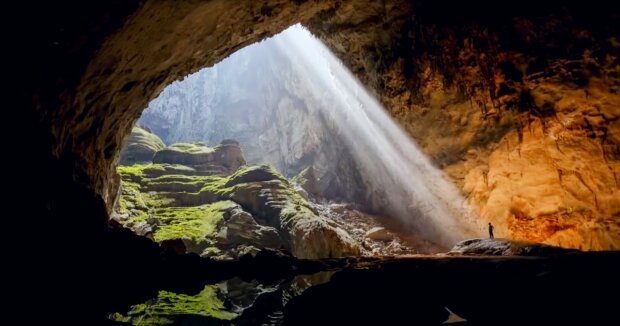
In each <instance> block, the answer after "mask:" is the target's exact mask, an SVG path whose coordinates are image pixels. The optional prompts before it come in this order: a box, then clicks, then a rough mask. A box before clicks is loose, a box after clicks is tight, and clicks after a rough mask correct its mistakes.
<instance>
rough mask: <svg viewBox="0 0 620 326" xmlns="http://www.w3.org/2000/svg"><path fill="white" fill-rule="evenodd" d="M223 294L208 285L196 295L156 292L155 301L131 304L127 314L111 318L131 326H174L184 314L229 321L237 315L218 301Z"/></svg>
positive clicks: (217, 287) (217, 288)
mask: <svg viewBox="0 0 620 326" xmlns="http://www.w3.org/2000/svg"><path fill="white" fill-rule="evenodd" d="M222 291H223V290H222V288H221V287H219V286H218V285H207V286H205V288H204V289H203V290H202V291H200V293H198V294H197V295H187V294H178V293H173V292H169V291H159V294H158V295H157V298H155V299H152V300H149V301H147V302H145V303H141V304H137V305H133V306H132V307H131V310H130V311H129V312H128V313H127V314H125V315H122V314H120V313H115V314H113V315H112V316H111V318H112V319H113V320H115V321H118V322H123V323H130V324H133V325H168V324H174V323H175V321H176V320H177V319H178V318H180V317H183V316H187V315H194V316H202V317H204V318H205V319H204V320H203V322H205V321H212V322H213V321H214V320H215V321H221V322H223V321H229V320H232V319H234V318H235V317H237V315H236V314H235V313H233V312H230V309H226V307H225V304H224V301H223V300H222V299H221V297H222V296H223V293H222ZM197 321H199V320H198V319H197Z"/></svg>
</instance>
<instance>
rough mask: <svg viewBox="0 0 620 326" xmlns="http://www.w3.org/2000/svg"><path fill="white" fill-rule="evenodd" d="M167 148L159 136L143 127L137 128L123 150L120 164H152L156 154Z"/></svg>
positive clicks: (134, 128)
mask: <svg viewBox="0 0 620 326" xmlns="http://www.w3.org/2000/svg"><path fill="white" fill-rule="evenodd" d="M165 146H166V145H164V143H163V142H162V140H161V138H159V137H158V136H157V135H155V134H154V133H152V132H150V131H149V130H146V129H144V128H142V127H139V126H135V127H133V129H132V130H131V134H130V135H129V137H128V138H127V140H126V141H125V145H124V146H123V148H122V149H121V154H120V158H119V164H122V165H132V164H136V163H150V162H151V161H153V156H155V153H156V152H157V151H159V150H162V149H163V148H164V147H165Z"/></svg>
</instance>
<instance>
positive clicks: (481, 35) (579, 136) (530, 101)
mask: <svg viewBox="0 0 620 326" xmlns="http://www.w3.org/2000/svg"><path fill="white" fill-rule="evenodd" d="M444 5H445V4H431V3H422V2H416V3H410V2H406V1H392V2H389V3H387V4H375V5H371V6H366V5H361V4H360V5H356V4H354V3H350V4H348V5H343V6H341V7H339V8H338V9H337V10H333V11H331V12H329V13H327V14H324V15H319V16H318V17H317V18H315V19H313V20H312V21H311V23H310V25H309V26H310V28H311V29H312V30H313V31H314V32H315V33H317V34H319V35H321V36H322V39H323V40H324V42H326V43H327V44H328V45H329V46H330V47H331V48H332V49H333V50H334V51H335V52H336V53H337V54H338V55H339V56H340V57H341V58H342V59H343V60H344V61H345V63H346V64H347V65H348V66H349V67H350V68H351V69H352V70H353V71H354V72H356V73H357V75H358V77H359V78H360V79H361V80H362V81H364V83H365V84H366V85H367V86H368V87H370V88H371V89H372V90H373V91H375V92H376V94H377V95H378V97H379V98H380V99H381V101H382V102H383V103H384V104H385V105H386V107H387V109H388V110H390V112H391V113H392V115H393V116H394V117H395V118H396V119H397V120H398V121H399V122H400V123H401V125H402V126H403V127H404V128H405V129H406V130H407V131H408V132H409V133H410V134H411V135H412V136H413V138H414V139H416V141H417V142H418V143H419V144H420V145H421V146H422V147H423V149H424V150H425V151H426V153H427V154H429V155H430V156H431V157H432V158H433V159H434V161H435V163H436V164H437V165H439V166H441V167H442V168H443V169H444V171H445V172H446V173H448V175H449V176H450V177H452V179H453V180H454V182H455V183H456V184H457V185H459V186H460V188H461V189H462V192H463V194H464V195H466V196H467V197H468V200H469V202H470V203H471V205H472V206H473V207H474V209H475V210H476V211H477V212H478V213H479V214H480V216H481V217H482V219H483V220H488V221H491V222H493V223H494V224H495V225H496V230H497V231H496V233H499V236H503V237H508V238H515V239H520V240H533V241H540V242H545V243H549V244H553V245H560V246H565V247H573V248H583V249H594V250H601V249H613V248H616V249H617V248H618V247H619V246H620V221H619V219H620V205H619V201H618V198H620V190H619V188H618V181H617V180H618V175H619V174H620V161H619V160H618V158H619V156H618V153H619V144H620V142H619V140H620V139H619V138H618V134H619V133H620V124H619V122H618V121H619V117H620V109H619V106H618V104H619V102H618V100H619V97H618V94H617V90H618V87H619V85H620V79H619V77H620V76H619V74H618V72H619V70H618V69H620V59H619V58H620V57H619V54H620V52H619V49H620V46H619V44H620V43H619V42H618V40H619V39H618V36H619V35H620V33H618V27H617V24H607V23H604V22H605V21H608V22H611V21H614V20H617V19H618V14H617V13H618V8H617V6H616V5H613V4H608V5H601V6H591V5H589V4H587V5H586V4H581V5H577V6H572V7H566V6H563V5H558V4H556V3H550V4H535V3H533V2H529V1H526V2H520V3H518V4H512V5H508V7H506V8H503V7H500V6H499V5H497V6H496V5H492V4H486V3H476V2H474V3H461V4H452V5H451V7H450V10H447V9H446V7H445V6H444ZM502 6H504V4H502ZM533 8H535V9H536V10H535V11H531V10H532V9H533ZM378 26H381V28H378Z"/></svg>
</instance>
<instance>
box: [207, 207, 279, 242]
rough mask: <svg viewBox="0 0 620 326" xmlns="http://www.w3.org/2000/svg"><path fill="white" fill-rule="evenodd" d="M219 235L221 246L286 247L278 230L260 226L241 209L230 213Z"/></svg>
mask: <svg viewBox="0 0 620 326" xmlns="http://www.w3.org/2000/svg"><path fill="white" fill-rule="evenodd" d="M227 215H228V217H225V221H224V223H223V225H222V226H221V227H220V230H219V232H218V235H217V240H218V242H219V244H221V245H232V246H237V245H245V246H253V247H257V248H278V247H280V246H283V245H284V240H283V239H282V238H281V237H280V234H279V233H278V230H276V229H275V228H273V227H269V226H263V225H260V224H258V223H257V222H256V220H254V217H252V215H250V214H249V213H248V212H246V211H244V210H243V209H241V208H240V207H235V208H233V209H231V210H230V211H229V212H228V214H227Z"/></svg>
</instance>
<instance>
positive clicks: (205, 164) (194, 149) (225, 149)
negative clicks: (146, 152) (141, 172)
mask: <svg viewBox="0 0 620 326" xmlns="http://www.w3.org/2000/svg"><path fill="white" fill-rule="evenodd" d="M153 163H162V164H181V165H187V166H190V167H193V168H195V169H197V170H198V171H206V172H208V171H212V172H214V174H215V173H218V172H219V173H221V174H231V173H232V172H234V171H236V170H237V169H238V168H239V167H241V166H242V165H244V164H245V163H246V162H245V158H244V157H243V153H242V151H241V147H240V146H239V143H238V142H236V141H233V140H227V141H226V143H224V142H222V143H221V144H220V145H218V146H216V147H214V148H210V147H207V146H205V145H204V144H201V143H197V144H187V143H178V144H173V145H170V146H168V147H166V148H164V149H162V150H160V151H158V152H157V153H156V154H155V156H154V157H153Z"/></svg>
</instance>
